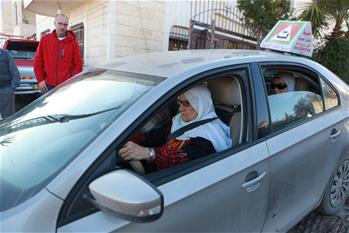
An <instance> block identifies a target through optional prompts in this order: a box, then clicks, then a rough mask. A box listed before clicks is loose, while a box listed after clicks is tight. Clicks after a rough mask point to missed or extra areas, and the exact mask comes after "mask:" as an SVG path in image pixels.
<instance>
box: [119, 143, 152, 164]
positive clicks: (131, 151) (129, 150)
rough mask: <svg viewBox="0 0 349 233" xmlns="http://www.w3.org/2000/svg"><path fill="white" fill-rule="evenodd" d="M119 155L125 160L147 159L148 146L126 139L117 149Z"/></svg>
mask: <svg viewBox="0 0 349 233" xmlns="http://www.w3.org/2000/svg"><path fill="white" fill-rule="evenodd" d="M119 155H120V157H121V158H122V159H123V160H125V161H130V160H142V159H148V148H147V147H143V146H140V145H138V144H136V143H134V142H132V141H128V142H127V143H126V144H125V145H124V146H123V147H122V148H121V149H120V150H119Z"/></svg>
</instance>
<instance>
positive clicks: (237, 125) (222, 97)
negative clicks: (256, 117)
mask: <svg viewBox="0 0 349 233" xmlns="http://www.w3.org/2000/svg"><path fill="white" fill-rule="evenodd" d="M208 88H209V89H210V91H211V96H212V100H213V104H214V107H215V110H216V113H217V115H218V117H219V118H220V119H221V120H222V121H223V122H224V123H226V124H227V125H228V126H229V127H230V136H231V138H232V141H233V144H234V145H237V144H239V143H241V141H242V137H241V129H242V125H243V122H242V119H243V117H242V111H241V110H242V109H241V106H242V105H241V103H242V99H241V96H242V95H241V86H240V83H239V81H238V80H237V78H236V77H233V76H227V77H222V78H216V79H212V80H209V82H208Z"/></svg>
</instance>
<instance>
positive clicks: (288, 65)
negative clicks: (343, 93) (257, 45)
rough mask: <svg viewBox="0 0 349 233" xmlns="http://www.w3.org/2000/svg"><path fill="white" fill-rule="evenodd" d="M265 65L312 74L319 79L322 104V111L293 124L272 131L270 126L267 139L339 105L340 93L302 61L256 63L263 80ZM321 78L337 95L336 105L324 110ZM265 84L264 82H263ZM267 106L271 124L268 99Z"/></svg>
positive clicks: (320, 74)
mask: <svg viewBox="0 0 349 233" xmlns="http://www.w3.org/2000/svg"><path fill="white" fill-rule="evenodd" d="M265 66H269V67H272V69H284V70H291V71H296V72H302V71H303V72H304V73H310V74H312V75H313V76H314V77H316V78H317V79H318V81H319V86H320V87H319V88H320V96H321V99H322V102H323V104H322V106H323V111H322V112H320V113H317V114H316V115H314V116H312V117H309V118H306V119H302V120H300V121H298V122H295V123H293V124H290V125H287V126H286V127H284V128H282V129H278V130H276V131H273V129H272V128H271V130H270V133H269V135H267V136H266V137H267V139H269V138H271V137H274V136H276V135H279V134H282V133H284V132H286V131H288V130H290V129H292V128H295V127H298V126H300V125H302V124H305V123H306V122H309V121H311V120H313V119H316V118H318V117H321V116H322V115H323V114H327V113H328V112H330V111H334V110H335V109H337V108H339V106H340V105H341V101H340V95H339V94H338V91H337V89H336V88H335V87H334V86H333V85H332V84H331V83H330V82H329V81H328V80H327V79H326V78H325V77H324V75H323V74H322V73H320V72H318V71H317V70H315V69H313V68H311V67H309V66H307V65H305V64H303V63H298V62H278V61H268V62H259V63H258V67H259V72H260V74H261V77H262V79H263V82H264V75H263V67H265ZM320 80H323V81H325V82H326V83H327V84H328V85H329V86H330V87H331V88H332V89H333V91H335V93H336V95H337V97H338V105H337V106H335V107H333V108H331V109H328V110H326V108H325V100H324V95H323V90H322V86H321V81H320ZM264 86H265V83H264ZM265 96H266V97H268V92H267V89H266V86H265ZM267 107H268V112H269V122H270V124H272V120H271V113H270V106H269V101H267Z"/></svg>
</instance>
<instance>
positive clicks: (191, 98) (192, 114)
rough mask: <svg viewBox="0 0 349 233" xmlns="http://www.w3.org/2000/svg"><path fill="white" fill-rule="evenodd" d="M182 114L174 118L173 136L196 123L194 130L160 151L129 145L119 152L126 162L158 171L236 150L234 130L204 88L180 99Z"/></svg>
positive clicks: (173, 140) (178, 100) (189, 91)
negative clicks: (151, 165)
mask: <svg viewBox="0 0 349 233" xmlns="http://www.w3.org/2000/svg"><path fill="white" fill-rule="evenodd" d="M177 102H178V104H179V108H178V110H179V113H178V114H177V115H175V116H174V117H173V118H172V126H171V130H170V131H171V134H173V133H175V132H176V131H177V130H178V129H181V128H182V127H184V126H186V125H189V124H192V123H194V122H198V121H201V122H203V120H207V121H205V123H201V124H199V126H196V127H192V128H191V129H189V130H188V131H185V132H184V133H182V134H181V135H178V136H177V137H175V138H174V139H171V140H169V141H167V142H166V143H165V144H163V145H162V146H160V147H153V148H150V147H144V146H141V145H139V144H137V143H135V142H133V141H128V142H127V143H126V144H125V145H124V146H123V147H122V148H121V149H120V151H119V155H120V157H121V158H122V159H124V160H125V161H132V160H147V161H150V162H152V163H154V165H155V169H156V170H160V169H164V168H168V167H172V166H175V165H177V164H181V163H184V162H186V161H189V160H193V159H196V158H200V157H202V156H205V155H209V154H212V153H215V152H219V151H222V150H225V149H227V148H229V147H231V146H232V141H231V139H230V135H229V134H230V129H229V127H228V126H226V125H225V124H224V123H223V122H222V121H221V120H220V119H218V118H217V115H216V113H215V111H214V107H213V103H212V99H211V94H210V92H209V90H208V89H207V88H206V87H205V86H204V85H199V86H196V87H194V88H192V89H190V90H188V91H186V92H185V93H184V94H182V95H180V96H179V97H178V98H177Z"/></svg>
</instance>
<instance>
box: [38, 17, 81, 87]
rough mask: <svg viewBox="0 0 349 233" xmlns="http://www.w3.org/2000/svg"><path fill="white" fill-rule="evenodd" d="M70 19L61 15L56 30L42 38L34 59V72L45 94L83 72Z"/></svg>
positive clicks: (55, 22)
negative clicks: (70, 26)
mask: <svg viewBox="0 0 349 233" xmlns="http://www.w3.org/2000/svg"><path fill="white" fill-rule="evenodd" d="M68 22H69V19H68V17H67V16H66V15H64V14H62V13H59V14H57V15H56V17H55V21H54V25H55V30H53V31H52V32H51V33H49V34H46V35H44V36H42V37H41V40H40V43H39V46H38V49H37V51H36V53H35V58H34V72H35V76H36V78H37V80H38V83H39V87H40V89H41V91H42V92H43V93H46V92H47V91H49V90H51V89H52V88H54V87H55V86H57V85H59V84H61V83H62V82H64V81H65V80H67V79H69V78H71V77H72V76H74V75H76V74H78V73H79V72H81V71H82V59H81V56H80V49H79V45H78V42H77V40H76V36H75V34H74V32H72V31H69V30H67V27H68Z"/></svg>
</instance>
